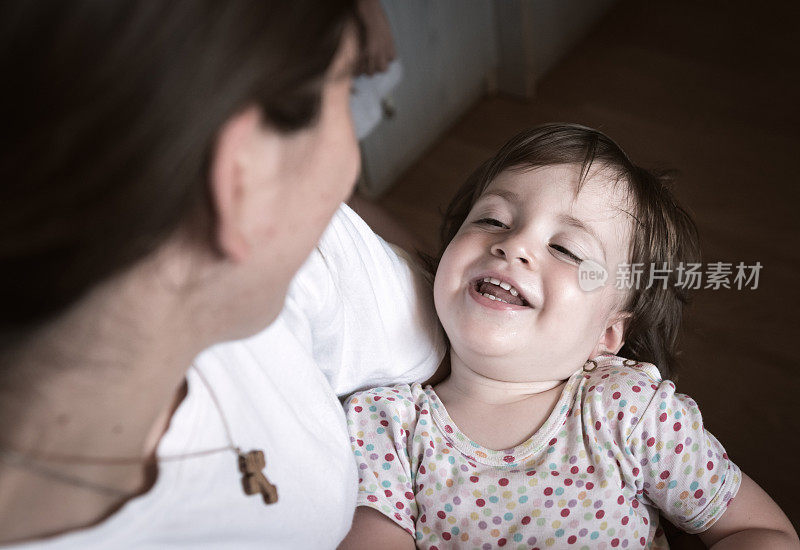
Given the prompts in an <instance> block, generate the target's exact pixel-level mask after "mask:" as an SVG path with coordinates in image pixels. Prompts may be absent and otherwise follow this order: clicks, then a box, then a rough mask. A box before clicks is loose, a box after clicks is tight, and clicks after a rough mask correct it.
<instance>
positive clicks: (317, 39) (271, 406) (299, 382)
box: [0, 0, 443, 548]
mask: <svg viewBox="0 0 800 550" xmlns="http://www.w3.org/2000/svg"><path fill="white" fill-rule="evenodd" d="M352 10H353V8H352V6H351V3H350V2H347V1H344V0H342V1H330V0H326V1H324V2H321V1H319V2H314V1H311V0H305V1H303V0H301V1H293V2H282V1H279V0H275V1H265V0H253V1H245V0H239V1H230V2H216V1H212V0H208V1H205V2H204V1H196V2H188V1H187V2H180V1H178V2H163V3H162V2H158V3H149V2H141V3H124V2H115V1H109V2H75V3H72V4H70V5H66V4H61V3H56V4H46V5H44V4H42V3H30V2H18V3H5V4H4V5H3V7H2V14H0V21H2V23H0V25H2V26H3V28H2V32H0V36H2V37H3V40H4V46H3V48H2V55H3V67H5V69H6V70H5V73H6V77H7V79H8V82H13V83H14V85H13V86H11V87H9V90H10V92H11V93H12V94H13V97H12V98H11V100H10V101H9V100H7V102H6V111H8V112H7V113H5V116H4V119H5V122H4V125H3V128H4V129H3V132H5V134H6V136H5V137H6V139H4V143H5V144H6V146H5V148H4V150H3V153H2V161H0V162H1V163H2V164H1V165H0V166H2V169H3V175H4V176H5V177H4V180H3V182H2V183H1V184H0V262H1V263H2V266H3V269H2V270H0V271H1V272H2V275H0V277H2V281H1V284H0V293H2V294H0V301H2V304H3V306H2V313H1V314H0V315H1V317H0V426H2V428H0V430H2V431H1V432H0V543H3V544H18V545H19V546H20V547H28V546H27V545H30V546H31V547H37V548H39V547H42V548H73V547H74V548H87V547H89V548H91V547H104V548H109V547H111V548H124V547H136V548H147V547H152V548H163V547H192V548H195V547H199V546H203V545H206V546H209V547H226V546H230V547H236V548H242V547H248V546H257V547H259V548H262V547H275V548H291V547H296V548H310V547H315V548H316V547H334V546H335V545H336V544H337V543H338V541H339V540H341V539H342V538H343V537H344V535H345V534H346V533H347V530H348V529H349V526H350V521H351V518H352V512H353V509H354V507H355V496H356V482H355V480H356V472H355V466H354V463H353V460H352V456H351V453H350V448H349V441H348V440H347V436H346V428H345V425H344V417H343V414H342V412H341V410H340V408H339V403H338V400H337V399H336V396H337V393H339V394H342V393H345V392H347V391H352V390H354V389H356V388H358V387H364V386H368V385H376V384H380V383H383V382H384V381H388V380H414V379H421V378H425V377H427V376H428V375H430V374H431V372H432V371H433V369H434V368H435V366H436V365H437V364H438V362H439V359H440V358H441V355H442V352H443V350H442V345H441V337H440V335H439V333H438V332H437V330H436V328H435V326H436V325H435V320H434V319H433V318H432V316H431V312H430V307H429V305H428V302H427V301H426V299H427V298H426V296H425V292H426V287H425V284H424V282H423V281H422V280H421V277H420V276H419V275H417V274H416V273H415V272H414V271H413V270H412V269H411V268H410V267H409V266H408V265H407V264H406V263H405V262H404V261H403V260H401V259H400V258H399V257H398V256H397V255H395V254H394V252H393V251H392V249H391V248H390V247H389V246H388V245H386V243H384V242H383V241H381V240H380V239H378V238H376V237H375V236H374V234H372V233H371V232H370V231H369V229H368V228H367V227H366V225H364V223H363V222H362V221H361V220H360V219H359V218H358V217H357V216H355V214H353V213H352V211H350V210H349V209H347V208H346V207H339V204H340V202H341V201H342V200H343V199H344V198H345V197H346V196H347V195H348V194H349V192H350V191H351V188H352V184H353V181H354V180H355V176H356V173H357V170H358V153H357V148H356V144H355V139H354V137H353V131H352V125H351V123H350V119H349V112H348V107H347V105H348V95H349V86H350V76H349V74H350V70H351V69H350V68H351V66H352V65H353V63H354V60H355V56H356V50H357V46H356V36H355V32H354V31H353V28H354V26H353V25H352V23H351V21H352V19H351V18H352ZM337 208H338V209H339V210H338V212H337ZM334 214H335V217H334V220H333V223H332V224H331V226H330V227H329V228H328V230H327V231H326V233H325V235H324V237H323V238H322V240H321V241H320V242H319V244H318V245H317V247H316V249H315V248H314V247H315V245H316V244H317V242H318V240H319V238H320V235H321V233H322V232H323V230H324V229H325V227H326V225H327V224H328V222H329V221H330V220H331V217H332V216H334ZM312 249H314V253H313V254H312V256H311V257H310V258H308V256H309V253H310V252H311V251H312ZM306 258H308V260H307V262H306V265H305V266H304V267H303V269H302V270H301V271H300V274H299V275H298V276H297V277H296V278H295V279H294V282H292V279H293V276H294V275H295V273H296V272H297V271H298V269H299V268H300V267H301V265H302V264H303V262H304V261H306ZM290 283H291V290H288V292H289V298H288V300H287V302H286V307H285V308H284V309H283V312H282V313H281V310H282V307H283V305H284V299H285V298H286V295H287V289H289V287H290ZM379 305H382V306H383V307H381V308H380V309H379V308H378V306H379ZM279 314H280V316H279ZM276 319H277V320H276ZM412 320H419V321H420V323H419V325H418V326H419V327H420V328H419V329H418V330H417V331H416V332H414V333H411V334H409V333H408V331H407V327H408V326H409V325H410V324H411V322H412ZM270 323H272V325H271V326H270V328H269V329H268V330H264V329H265V327H267V326H268V325H270ZM242 339H244V340H242ZM224 342H227V343H224ZM209 346H213V347H211V348H210V349H209V350H208V351H205V352H203V353H201V352H202V351H203V350H204V349H206V348H209ZM198 354H199V355H198ZM15 547H16V546H15Z"/></svg>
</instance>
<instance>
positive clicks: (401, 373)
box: [282, 204, 446, 396]
mask: <svg viewBox="0 0 800 550" xmlns="http://www.w3.org/2000/svg"><path fill="white" fill-rule="evenodd" d="M282 316H283V317H284V320H285V321H286V322H287V324H288V325H289V327H290V330H292V332H293V333H295V334H296V336H297V337H298V339H299V340H300V341H301V342H303V344H304V345H305V346H306V347H308V349H309V350H310V352H311V353H312V355H313V357H314V360H315V361H316V363H317V364H318V366H319V367H320V369H321V370H322V372H323V373H324V374H325V376H326V377H327V378H328V380H329V382H330V383H331V386H332V387H333V390H334V391H335V392H336V394H337V395H339V396H343V395H348V394H350V393H352V392H353V391H355V390H358V389H364V388H367V387H373V386H380V385H387V384H394V383H398V382H401V383H411V382H416V381H422V380H425V379H427V378H429V377H430V376H431V375H432V374H433V373H434V372H435V370H436V368H437V367H438V366H439V363H440V361H441V359H442V357H443V356H444V353H445V351H446V346H445V341H444V335H443V333H442V330H441V328H440V326H439V323H438V320H437V318H436V313H435V311H434V309H433V298H432V288H431V284H430V281H429V280H428V279H427V278H426V275H425V273H424V272H423V271H422V270H421V269H419V268H418V267H416V266H415V265H414V264H413V263H411V262H409V261H408V258H407V257H404V256H402V255H399V254H398V253H397V252H396V250H395V249H394V248H393V247H392V246H391V245H389V244H388V243H386V242H385V241H384V240H383V239H381V238H380V237H379V236H378V235H376V234H375V233H374V232H373V231H372V230H371V229H370V228H369V226H368V225H367V224H366V223H365V222H364V221H363V220H362V219H361V218H360V217H358V215H357V214H356V213H355V212H353V211H352V210H351V209H350V208H349V207H347V206H346V205H344V204H342V205H341V206H340V208H339V210H338V211H337V212H336V214H335V215H334V217H333V220H332V221H331V224H330V225H329V226H328V228H327V229H326V231H325V233H324V235H323V237H322V239H321V240H320V242H319V244H318V246H317V247H316V249H315V250H314V251H313V252H312V254H311V256H310V257H309V258H308V260H307V261H306V263H305V264H304V265H303V267H302V268H301V270H300V272H299V273H298V274H297V276H296V277H295V278H294V280H293V281H292V284H291V286H290V289H289V293H288V296H287V300H286V305H285V307H284V310H283V312H282Z"/></svg>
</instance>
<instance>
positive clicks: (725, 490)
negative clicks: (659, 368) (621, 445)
mask: <svg viewBox="0 0 800 550" xmlns="http://www.w3.org/2000/svg"><path fill="white" fill-rule="evenodd" d="M629 445H630V447H631V451H632V454H633V457H634V459H635V460H636V461H638V466H637V467H636V468H635V469H634V473H635V474H638V475H639V476H641V477H640V480H639V481H640V482H641V489H642V494H643V496H644V498H645V501H646V502H647V501H649V503H650V504H652V505H653V506H656V507H657V508H659V509H660V511H661V513H662V514H663V515H664V516H665V517H666V518H667V519H669V521H670V522H672V523H673V524H674V525H676V526H677V527H679V528H681V529H683V530H684V531H686V532H688V533H700V532H703V531H705V530H706V529H708V528H709V527H710V526H711V525H713V524H714V522H715V521H717V520H718V519H719V518H720V517H721V516H722V514H723V513H724V512H725V509H726V507H727V506H728V505H729V504H730V502H731V501H732V500H733V498H734V496H735V495H736V492H737V491H738V489H739V485H740V483H741V472H740V470H739V468H738V467H737V466H736V464H734V463H733V461H731V460H730V458H728V455H727V453H726V452H725V449H724V448H723V447H722V445H721V444H720V442H719V441H717V439H716V438H715V437H714V436H713V435H711V434H710V433H709V432H707V431H706V430H705V428H704V426H703V418H702V416H701V414H700V409H699V408H698V406H697V403H695V402H694V401H693V400H692V399H691V398H690V397H688V396H686V395H683V394H679V393H675V385H674V383H672V382H671V381H668V380H667V381H663V382H661V383H660V384H659V385H658V386H657V387H656V389H655V391H654V393H653V395H652V399H651V401H650V403H649V405H648V406H647V409H646V410H645V411H644V412H643V414H642V416H641V420H640V421H639V422H638V424H637V425H636V427H635V429H634V430H633V432H632V434H631V437H630V438H629Z"/></svg>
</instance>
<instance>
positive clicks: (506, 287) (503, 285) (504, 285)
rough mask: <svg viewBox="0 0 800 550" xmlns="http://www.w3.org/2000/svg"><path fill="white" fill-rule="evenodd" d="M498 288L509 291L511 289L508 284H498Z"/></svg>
mask: <svg viewBox="0 0 800 550" xmlns="http://www.w3.org/2000/svg"><path fill="white" fill-rule="evenodd" d="M500 288H502V289H503V290H509V289H511V285H510V284H508V283H500Z"/></svg>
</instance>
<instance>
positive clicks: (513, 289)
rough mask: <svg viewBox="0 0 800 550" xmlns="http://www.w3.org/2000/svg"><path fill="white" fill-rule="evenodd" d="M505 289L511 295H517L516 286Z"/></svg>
mask: <svg viewBox="0 0 800 550" xmlns="http://www.w3.org/2000/svg"><path fill="white" fill-rule="evenodd" d="M506 290H508V291H509V292H510V293H511V295H512V296H519V292H517V289H516V288H507V289H506Z"/></svg>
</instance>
